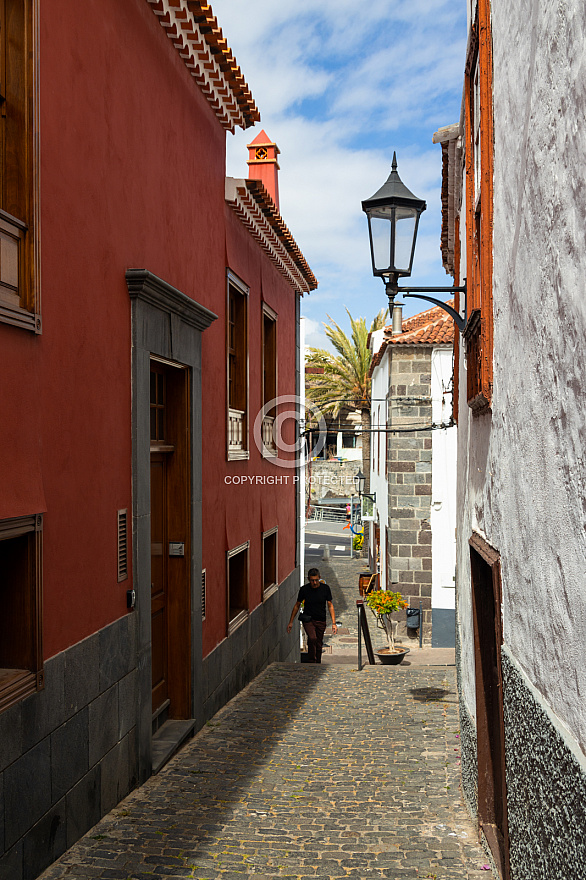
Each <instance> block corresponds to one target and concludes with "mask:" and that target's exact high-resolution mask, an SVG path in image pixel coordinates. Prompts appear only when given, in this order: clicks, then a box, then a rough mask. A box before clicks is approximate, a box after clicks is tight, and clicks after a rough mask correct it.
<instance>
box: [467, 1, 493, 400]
mask: <svg viewBox="0 0 586 880" xmlns="http://www.w3.org/2000/svg"><path fill="white" fill-rule="evenodd" d="M491 40H492V37H491V29H490V0H478V5H477V11H476V19H475V22H474V24H473V26H472V28H471V31H470V38H469V45H468V56H467V60H466V71H465V86H464V91H465V95H466V100H465V121H466V262H467V266H466V271H467V286H468V314H469V320H468V326H467V328H466V332H465V334H464V338H465V340H466V364H467V383H468V385H467V400H468V406H469V407H470V408H471V409H472V411H473V413H475V414H478V413H483V412H487V411H488V410H489V409H490V407H491V405H492V389H493V363H492V361H493V301H492V275H493V258H492V245H493V213H494V207H493V168H494V143H493V141H494V137H493V132H494V122H493V100H492V42H491ZM479 114H480V118H478V115H479ZM478 147H479V149H478ZM479 153H480V155H479Z"/></svg>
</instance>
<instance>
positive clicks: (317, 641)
mask: <svg viewBox="0 0 586 880" xmlns="http://www.w3.org/2000/svg"><path fill="white" fill-rule="evenodd" d="M307 577H308V578H309V583H307V584H303V586H302V587H301V589H300V590H299V594H298V596H297V602H296V603H295V605H294V607H293V611H292V612H291V620H290V621H289V623H288V625H287V632H288V633H289V632H291V629H292V627H293V621H294V620H295V618H296V617H297V612H298V611H299V609H300V607H301V603H302V602H304V603H305V604H304V605H303V617H302V619H301V622H302V623H303V628H304V629H305V632H306V633H307V651H308V654H309V662H310V663H321V655H322V649H323V642H324V632H325V631H326V605H327V606H328V610H329V612H330V617H331V618H332V633H336V632H337V631H338V628H337V626H336V615H335V612H334V605H333V603H332V591H331V590H330V588H329V587H328V585H327V584H326V583H325V582H324V581H321V580H320V577H319V571H318V569H317V568H310V569H309V571H308V572H307Z"/></svg>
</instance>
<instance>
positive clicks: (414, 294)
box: [385, 279, 468, 333]
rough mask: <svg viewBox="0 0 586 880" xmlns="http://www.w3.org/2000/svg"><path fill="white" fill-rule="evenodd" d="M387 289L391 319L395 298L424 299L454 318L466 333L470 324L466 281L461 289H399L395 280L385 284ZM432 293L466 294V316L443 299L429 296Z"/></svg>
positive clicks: (461, 331)
mask: <svg viewBox="0 0 586 880" xmlns="http://www.w3.org/2000/svg"><path fill="white" fill-rule="evenodd" d="M385 288H386V292H387V296H388V298H389V310H390V312H391V318H392V316H393V305H394V300H395V297H396V296H397V295H398V294H401V296H404V297H411V298H412V299H424V300H427V302H430V303H433V304H434V306H438V307H439V308H440V309H443V310H444V312H447V313H448V315H449V316H450V317H451V318H453V320H454V323H455V325H456V327H457V328H458V330H459V331H460V333H465V331H466V326H467V324H468V308H467V302H466V281H464V284H463V285H461V286H460V287H399V285H398V284H397V281H396V280H395V279H392V280H389V281H386V282H385ZM430 293H463V294H464V315H460V314H459V313H458V312H457V311H456V310H455V309H453V308H452V307H451V306H449V305H448V304H447V303H445V302H442V300H441V299H436V298H435V297H433V296H429V295H428V294H430Z"/></svg>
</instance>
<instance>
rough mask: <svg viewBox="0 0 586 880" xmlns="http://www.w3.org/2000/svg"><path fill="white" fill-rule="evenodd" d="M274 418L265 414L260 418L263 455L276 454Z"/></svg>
mask: <svg viewBox="0 0 586 880" xmlns="http://www.w3.org/2000/svg"><path fill="white" fill-rule="evenodd" d="M274 428H275V418H274V416H265V417H264V419H263V420H262V445H263V455H276V454H277V447H276V445H275V431H274Z"/></svg>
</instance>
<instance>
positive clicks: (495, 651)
mask: <svg viewBox="0 0 586 880" xmlns="http://www.w3.org/2000/svg"><path fill="white" fill-rule="evenodd" d="M470 563H471V576H472V604H473V615H474V651H475V667H476V727H477V752H478V755H477V757H478V819H479V825H480V829H481V830H482V832H483V834H484V836H485V838H486V842H487V843H488V846H489V848H490V850H491V852H492V855H493V858H494V860H495V863H496V865H497V867H498V869H499V871H500V875H501V877H502V878H503V880H508V878H509V835H508V825H507V792H506V779H505V727H504V713H503V680H502V668H501V644H502V618H501V582H500V557H499V555H498V553H497V552H496V551H495V550H493V548H492V547H490V546H489V545H488V544H487V543H486V542H485V541H484V540H483V539H482V538H481V537H480V536H479V535H474V536H473V537H472V538H471V539H470Z"/></svg>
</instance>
